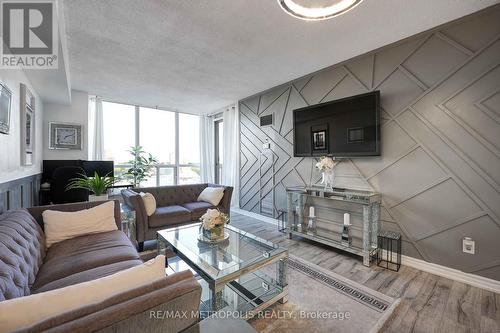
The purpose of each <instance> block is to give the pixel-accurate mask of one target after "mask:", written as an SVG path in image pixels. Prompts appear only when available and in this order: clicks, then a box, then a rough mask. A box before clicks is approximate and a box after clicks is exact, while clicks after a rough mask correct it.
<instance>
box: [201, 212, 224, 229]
mask: <svg viewBox="0 0 500 333" xmlns="http://www.w3.org/2000/svg"><path fill="white" fill-rule="evenodd" d="M200 221H201V222H202V225H203V228H204V229H206V230H212V229H214V228H216V227H220V226H224V225H225V224H226V223H227V222H228V221H229V216H228V215H227V214H224V213H222V212H221V211H220V210H218V209H208V210H207V212H206V213H205V214H203V215H202V216H201V217H200Z"/></svg>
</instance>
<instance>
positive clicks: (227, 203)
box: [208, 184, 233, 215]
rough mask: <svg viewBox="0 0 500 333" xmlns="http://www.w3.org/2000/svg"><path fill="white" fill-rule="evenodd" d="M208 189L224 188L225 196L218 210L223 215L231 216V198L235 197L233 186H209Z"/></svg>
mask: <svg viewBox="0 0 500 333" xmlns="http://www.w3.org/2000/svg"><path fill="white" fill-rule="evenodd" d="M208 187H223V188H224V196H223V197H222V199H221V201H220V202H219V205H218V206H217V208H219V210H220V211H221V212H223V213H226V214H227V215H230V214H231V197H232V196H233V187H232V186H224V185H217V184H208Z"/></svg>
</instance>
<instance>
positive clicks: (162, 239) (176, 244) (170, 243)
mask: <svg viewBox="0 0 500 333" xmlns="http://www.w3.org/2000/svg"><path fill="white" fill-rule="evenodd" d="M199 226H200V223H193V224H190V225H186V226H180V227H174V228H169V229H165V230H161V231H159V232H158V233H157V241H158V242H157V244H158V253H162V252H163V251H164V250H165V249H166V248H169V249H171V250H172V251H173V252H174V253H176V254H177V255H178V256H179V258H181V259H182V260H183V261H184V262H186V263H187V264H188V265H189V267H190V268H192V269H193V270H194V271H195V272H196V273H198V274H199V276H200V277H201V278H202V279H203V280H204V281H205V282H206V285H208V288H209V294H210V297H209V300H208V302H206V303H205V310H206V311H208V312H211V311H219V310H223V309H224V308H225V307H226V304H225V303H224V301H223V291H224V289H225V288H229V289H231V290H232V292H234V293H236V294H238V295H239V297H241V298H242V299H243V300H244V302H247V303H246V304H245V306H239V307H238V308H237V309H228V310H231V311H233V310H236V311H240V312H241V316H242V317H243V318H248V317H250V316H251V315H253V314H255V313H256V312H258V311H261V310H262V309H265V308H267V307H269V306H270V305H272V304H274V303H276V302H277V301H280V302H281V303H285V302H286V301H287V300H288V284H287V278H286V277H287V260H286V259H287V258H288V250H287V249H284V248H282V247H279V246H277V245H276V244H273V243H271V242H269V241H267V240H265V239H262V238H259V237H257V236H255V235H253V234H251V233H248V232H245V231H243V230H240V229H238V228H235V227H233V226H230V225H227V226H226V228H227V231H229V232H230V234H231V236H230V239H229V242H230V241H231V240H232V239H233V241H234V237H238V238H239V242H241V241H243V242H247V243H248V244H249V245H254V246H256V247H259V248H260V247H261V248H262V250H263V251H262V254H261V255H260V256H255V257H253V258H251V259H250V260H248V259H247V260H246V261H242V262H240V263H238V264H234V265H233V266H232V267H228V268H226V269H223V270H220V269H217V268H215V267H213V266H212V265H211V264H209V263H208V262H207V261H206V260H204V259H203V258H202V257H201V256H200V255H199V254H197V253H195V252H193V251H192V250H191V249H190V248H189V246H188V245H186V244H183V241H182V239H179V238H177V236H176V235H179V232H181V231H182V230H183V229H184V230H186V229H187V228H193V229H194V228H195V229H199ZM186 231H187V230H186ZM190 231H191V232H194V230H190ZM210 246H212V247H213V251H214V253H215V252H217V251H221V249H220V248H219V245H218V244H211V245H210ZM271 264H275V265H276V277H275V278H271V277H269V276H267V275H265V274H263V273H262V272H259V270H261V269H262V268H264V267H265V266H268V265H271ZM249 274H252V278H255V279H260V280H261V281H262V282H261V283H262V286H263V288H264V287H266V286H267V288H268V289H267V290H268V292H267V293H265V297H263V296H262V295H261V296H258V295H257V297H253V296H256V295H254V294H253V293H252V292H251V291H249V290H247V289H246V288H245V285H244V283H240V282H239V281H236V280H239V279H243V277H244V276H248V275H249ZM254 284H255V283H254ZM202 286H203V284H202ZM264 289H265V288H264ZM202 303H203V302H202ZM202 305H203V304H202ZM207 305H208V308H207Z"/></svg>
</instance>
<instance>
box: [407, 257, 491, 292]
mask: <svg viewBox="0 0 500 333" xmlns="http://www.w3.org/2000/svg"><path fill="white" fill-rule="evenodd" d="M401 264H403V265H405V266H409V267H413V268H416V269H419V270H421V271H424V272H427V273H431V274H434V275H438V276H442V277H445V278H448V279H450V280H454V281H457V282H462V283H465V284H468V285H471V286H473V287H478V288H481V289H485V290H488V291H492V292H494V293H498V294H500V281H497V280H493V279H489V278H486V277H483V276H479V275H476V274H471V273H465V272H462V271H459V270H458V269H454V268H450V267H446V266H442V265H438V264H433V263H431V262H427V261H424V260H421V259H416V258H413V257H408V256H401Z"/></svg>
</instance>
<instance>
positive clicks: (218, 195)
mask: <svg viewBox="0 0 500 333" xmlns="http://www.w3.org/2000/svg"><path fill="white" fill-rule="evenodd" d="M223 196H224V188H223V187H206V188H205V189H204V190H203V191H201V193H200V195H199V196H198V201H205V202H208V203H211V204H212V205H214V206H217V205H218V204H219V202H220V201H221V200H222V197H223Z"/></svg>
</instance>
